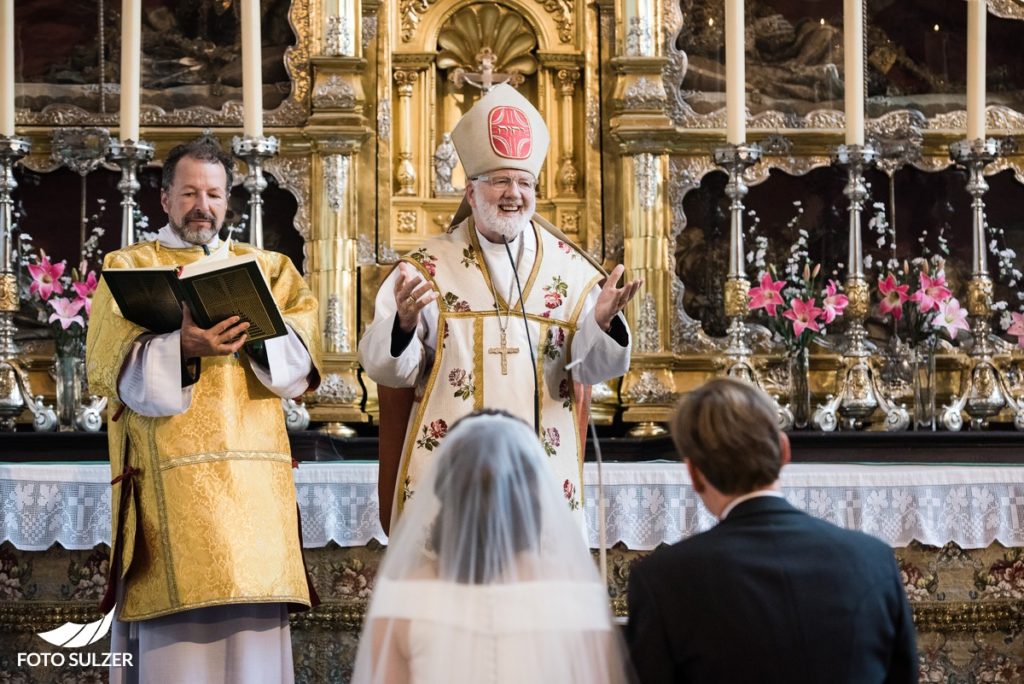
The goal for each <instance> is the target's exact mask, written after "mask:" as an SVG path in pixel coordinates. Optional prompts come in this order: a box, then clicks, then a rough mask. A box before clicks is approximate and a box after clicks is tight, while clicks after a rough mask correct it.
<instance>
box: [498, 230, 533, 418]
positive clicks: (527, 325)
mask: <svg viewBox="0 0 1024 684" xmlns="http://www.w3.org/2000/svg"><path fill="white" fill-rule="evenodd" d="M520 237H522V234H521V233H520ZM501 239H502V242H504V244H505V253H506V254H508V263H509V264H511V265H512V275H513V277H515V279H516V289H517V290H518V291H519V311H520V312H521V313H522V314H523V328H524V329H525V330H526V347H527V349H528V350H529V351H530V363H531V364H532V365H533V429H534V431H535V432H537V434H540V391H539V388H538V387H537V357H536V356H535V355H534V353H533V342H532V341H531V340H530V319H528V318H527V317H526V302H524V301H523V286H522V285H521V284H520V283H519V269H518V268H516V262H515V259H513V258H512V250H511V249H510V248H509V246H508V238H507V237H506V236H504V235H502V236H501ZM522 239H523V240H525V239H526V238H524V237H523V238H522ZM508 305H509V306H510V307H511V306H512V303H511V302H508Z"/></svg>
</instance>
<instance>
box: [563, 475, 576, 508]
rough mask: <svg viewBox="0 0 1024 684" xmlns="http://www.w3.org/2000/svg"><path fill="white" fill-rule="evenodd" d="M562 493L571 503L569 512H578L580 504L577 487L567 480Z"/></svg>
mask: <svg viewBox="0 0 1024 684" xmlns="http://www.w3.org/2000/svg"><path fill="white" fill-rule="evenodd" d="M562 493H563V494H564V495H565V500H566V501H568V502H569V510H573V511H575V510H578V509H579V507H580V502H579V500H578V499H577V498H576V485H574V484H573V483H572V482H570V481H569V480H566V481H565V482H563V483H562Z"/></svg>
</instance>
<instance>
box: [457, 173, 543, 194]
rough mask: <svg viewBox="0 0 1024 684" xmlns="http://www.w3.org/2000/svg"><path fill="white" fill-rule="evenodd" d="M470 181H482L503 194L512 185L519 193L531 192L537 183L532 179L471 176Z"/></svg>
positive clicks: (523, 177)
mask: <svg viewBox="0 0 1024 684" xmlns="http://www.w3.org/2000/svg"><path fill="white" fill-rule="evenodd" d="M470 180H475V181H483V182H484V183H487V184H488V185H490V186H491V187H492V188H494V189H495V190H497V191H499V192H505V191H506V190H508V189H509V188H511V187H512V184H513V183H514V184H515V185H517V186H519V192H533V191H535V190H536V189H537V181H536V180H534V179H533V178H528V177H525V176H520V177H519V178H513V177H512V176H488V175H482V176H473V177H472V178H470Z"/></svg>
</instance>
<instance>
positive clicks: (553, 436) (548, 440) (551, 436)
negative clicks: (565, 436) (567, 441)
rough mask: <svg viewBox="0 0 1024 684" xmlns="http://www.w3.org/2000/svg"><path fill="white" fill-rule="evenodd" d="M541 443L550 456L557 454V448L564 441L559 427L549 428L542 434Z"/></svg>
mask: <svg viewBox="0 0 1024 684" xmlns="http://www.w3.org/2000/svg"><path fill="white" fill-rule="evenodd" d="M540 441H541V444H542V445H543V446H544V451H545V452H546V453H547V455H548V456H554V455H555V449H556V448H557V447H558V446H559V445H560V444H561V443H562V436H561V435H559V434H558V428H548V429H546V430H545V431H544V434H543V435H541V440H540Z"/></svg>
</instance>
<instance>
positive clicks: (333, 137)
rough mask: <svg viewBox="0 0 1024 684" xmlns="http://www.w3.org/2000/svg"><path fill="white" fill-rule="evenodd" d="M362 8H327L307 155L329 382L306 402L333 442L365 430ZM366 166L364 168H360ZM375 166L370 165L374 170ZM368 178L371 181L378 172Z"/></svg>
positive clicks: (310, 243) (312, 260)
mask: <svg viewBox="0 0 1024 684" xmlns="http://www.w3.org/2000/svg"><path fill="white" fill-rule="evenodd" d="M362 4H363V3H361V2H359V1H358V0H328V2H327V3H326V5H325V14H324V23H323V26H324V39H323V41H322V42H321V48H322V52H323V54H322V55H319V56H315V57H313V58H312V60H311V62H312V66H313V87H312V93H311V98H310V100H311V104H312V111H311V114H310V118H309V123H308V125H307V126H306V128H305V133H306V136H307V138H308V139H309V140H310V141H311V149H310V151H309V155H310V156H309V160H310V162H309V165H308V168H309V171H308V174H309V180H310V191H309V195H310V204H311V208H310V212H311V213H310V218H311V220H310V224H311V227H310V234H309V237H308V239H307V242H306V269H305V270H306V275H307V279H308V281H309V285H310V288H311V289H312V290H313V292H314V293H315V294H316V296H317V299H318V300H319V302H320V323H321V330H322V331H323V339H322V342H323V350H324V355H323V358H324V377H323V378H322V379H321V385H320V388H319V389H318V390H317V391H316V392H315V393H314V394H312V395H309V396H307V401H308V402H310V408H309V414H310V418H311V419H312V420H313V421H317V422H324V423H325V424H326V425H325V430H326V431H328V432H331V433H333V434H337V435H342V436H349V435H352V434H354V433H353V431H352V430H351V428H349V427H348V426H346V425H345V423H357V422H365V421H366V420H367V419H368V418H367V416H366V414H364V413H363V411H362V410H361V408H360V407H361V405H362V403H363V390H362V388H361V386H360V384H359V379H358V369H359V365H358V361H357V359H356V342H357V340H356V337H357V335H358V327H357V326H358V321H357V316H356V314H357V312H358V310H359V288H358V286H359V271H358V264H357V258H356V251H357V245H358V227H359V225H360V224H361V222H362V221H372V220H373V216H374V207H373V206H361V205H360V198H359V195H358V187H359V186H358V182H357V181H358V179H359V178H360V175H361V172H363V173H365V172H366V171H363V170H362V169H361V168H360V161H359V159H360V156H359V154H360V151H361V150H362V149H363V144H364V143H365V142H366V141H367V140H368V139H369V138H370V136H371V134H372V129H371V128H370V122H369V120H368V119H367V117H366V108H367V105H368V103H367V99H366V94H365V83H364V78H365V73H366V67H367V63H366V60H365V59H363V58H362V57H361V56H359V55H360V54H361V53H362V45H361V40H360V31H361V26H362V17H361V14H360V12H361V9H360V6H361V5H362ZM363 163H364V164H365V162H363ZM370 163H372V160H371V162H370ZM368 173H370V174H371V175H372V173H373V169H372V168H371V169H369V171H368Z"/></svg>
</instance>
